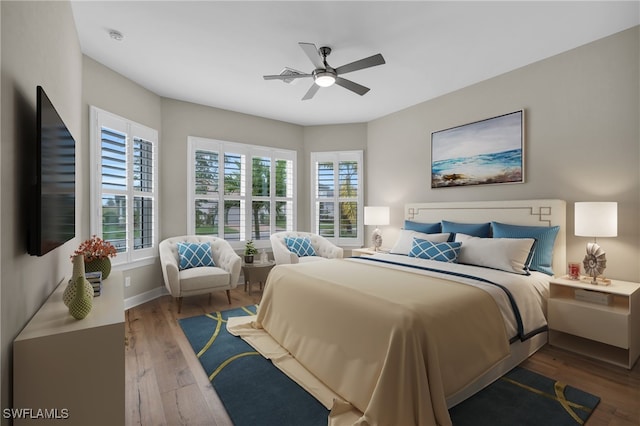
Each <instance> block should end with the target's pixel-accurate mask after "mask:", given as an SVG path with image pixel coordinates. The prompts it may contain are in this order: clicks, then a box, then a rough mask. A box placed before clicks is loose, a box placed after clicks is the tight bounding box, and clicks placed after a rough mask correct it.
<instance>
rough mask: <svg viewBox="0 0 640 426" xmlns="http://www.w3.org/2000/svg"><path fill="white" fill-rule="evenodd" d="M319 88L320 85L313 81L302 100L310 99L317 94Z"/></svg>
mask: <svg viewBox="0 0 640 426" xmlns="http://www.w3.org/2000/svg"><path fill="white" fill-rule="evenodd" d="M319 88H320V86H318V85H317V84H316V83H313V84H312V85H311V87H309V90H308V91H307V93H306V94H305V95H304V96H303V97H302V100H303V101H306V100H308V99H311V98H313V95H315V94H316V92H317V91H318V89H319Z"/></svg>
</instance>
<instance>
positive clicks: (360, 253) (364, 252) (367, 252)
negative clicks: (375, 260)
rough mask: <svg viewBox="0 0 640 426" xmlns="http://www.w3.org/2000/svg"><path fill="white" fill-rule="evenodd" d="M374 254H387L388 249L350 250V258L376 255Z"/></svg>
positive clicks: (365, 248) (367, 248) (364, 248)
mask: <svg viewBox="0 0 640 426" xmlns="http://www.w3.org/2000/svg"><path fill="white" fill-rule="evenodd" d="M376 253H389V249H380V250H378V251H375V250H374V249H372V248H369V247H363V248H357V249H353V250H351V256H354V257H360V256H371V255H372V254H376Z"/></svg>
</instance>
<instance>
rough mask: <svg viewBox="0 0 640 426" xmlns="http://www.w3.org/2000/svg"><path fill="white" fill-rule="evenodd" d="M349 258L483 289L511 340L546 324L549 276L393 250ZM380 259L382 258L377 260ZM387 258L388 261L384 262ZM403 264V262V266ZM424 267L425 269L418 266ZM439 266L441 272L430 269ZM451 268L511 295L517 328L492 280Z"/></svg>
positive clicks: (503, 295)
mask: <svg viewBox="0 0 640 426" xmlns="http://www.w3.org/2000/svg"><path fill="white" fill-rule="evenodd" d="M346 260H348V261H352V262H372V263H373V262H375V263H383V262H384V263H385V265H387V266H388V267H390V268H397V269H403V270H410V271H413V272H414V273H419V274H424V275H430V276H436V277H441V278H446V279H449V280H452V281H457V282H461V283H465V284H469V285H473V286H476V287H479V288H482V289H483V290H485V291H487V292H488V293H489V294H491V296H492V297H493V298H494V300H495V301H496V303H497V304H498V306H499V307H500V312H501V313H502V316H503V318H504V321H505V326H506V328H507V334H508V335H509V337H510V338H511V340H512V341H513V340H514V339H516V338H520V339H525V338H527V337H530V335H531V334H532V333H537V332H538V331H539V330H540V329H543V328H544V327H546V325H547V319H546V316H547V298H548V297H549V280H550V278H551V277H550V276H549V275H546V274H543V273H541V272H536V271H532V272H531V275H517V274H514V273H509V272H504V271H499V270H495V269H489V268H482V267H479V266H472V265H462V264H458V263H444V262H437V261H434V260H426V259H421V258H417V257H408V256H402V255H395V254H385V253H378V254H375V255H373V256H369V257H360V258H358V257H354V258H349V259H346ZM377 261H382V262H377ZM387 262H388V263H387ZM403 264H404V265H406V266H403ZM422 268H425V269H422ZM429 269H432V270H442V271H444V273H439V272H435V271H432V270H429ZM446 272H452V273H457V274H464V275H469V276H472V277H478V278H482V279H486V280H488V281H491V282H493V283H496V284H499V285H501V286H503V287H504V288H506V289H507V290H508V291H509V293H511V295H512V296H513V299H514V301H515V303H516V305H517V307H518V310H519V314H520V316H521V324H522V327H521V329H520V330H519V324H518V320H517V318H516V313H515V312H514V310H513V308H512V304H511V301H510V300H509V297H508V295H507V294H506V293H505V292H504V291H503V290H502V289H501V288H500V287H497V286H495V285H493V284H488V283H484V282H481V281H477V280H473V279H471V278H465V277H461V276H455V275H450V274H447V273H446Z"/></svg>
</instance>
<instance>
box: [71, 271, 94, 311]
mask: <svg viewBox="0 0 640 426" xmlns="http://www.w3.org/2000/svg"><path fill="white" fill-rule="evenodd" d="M87 282H88V281H87V280H86V278H84V277H78V279H77V280H76V282H75V287H76V294H75V295H74V297H73V299H71V302H69V313H70V314H71V316H72V317H74V318H75V319H77V320H81V319H83V318H85V317H86V316H87V315H89V312H91V308H92V307H93V288H92V289H91V291H90V292H88V291H87V288H86V287H85V283H87ZM89 287H91V286H89Z"/></svg>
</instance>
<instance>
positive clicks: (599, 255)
mask: <svg viewBox="0 0 640 426" xmlns="http://www.w3.org/2000/svg"><path fill="white" fill-rule="evenodd" d="M582 265H583V266H584V271H585V273H586V274H587V275H589V276H590V277H591V278H592V279H591V284H595V285H597V284H598V281H597V278H598V276H599V275H602V274H603V273H604V270H605V269H606V268H607V256H606V255H605V252H604V250H602V248H601V247H600V246H599V245H598V244H597V243H587V254H586V256H585V257H584V260H583V261H582Z"/></svg>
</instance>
